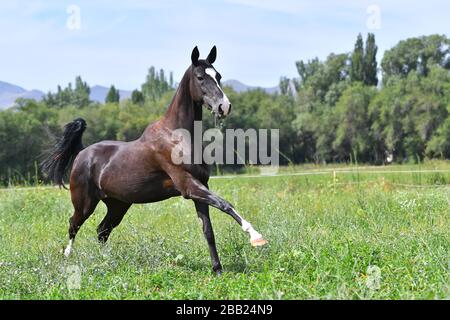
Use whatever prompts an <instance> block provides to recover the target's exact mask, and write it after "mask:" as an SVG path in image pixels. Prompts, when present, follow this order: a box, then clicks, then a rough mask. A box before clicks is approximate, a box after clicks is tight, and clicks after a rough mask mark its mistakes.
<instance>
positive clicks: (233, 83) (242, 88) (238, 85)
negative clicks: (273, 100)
mask: <svg viewBox="0 0 450 320" xmlns="http://www.w3.org/2000/svg"><path fill="white" fill-rule="evenodd" d="M222 86H224V87H231V88H232V89H233V90H234V91H236V92H238V93H241V92H246V91H250V90H256V89H261V90H263V91H265V92H267V93H269V94H274V93H279V92H280V88H279V87H278V86H276V87H272V88H263V87H253V86H249V85H246V84H244V83H242V82H240V81H238V80H233V79H231V80H226V81H223V82H222Z"/></svg>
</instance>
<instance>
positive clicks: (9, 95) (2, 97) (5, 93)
mask: <svg viewBox="0 0 450 320" xmlns="http://www.w3.org/2000/svg"><path fill="white" fill-rule="evenodd" d="M43 96H44V93H43V92H42V91H39V90H30V91H28V90H25V89H24V88H22V87H19V86H16V85H14V84H11V83H8V82H3V81H0V109H5V108H8V107H11V106H12V105H14V102H15V101H16V99H18V98H25V99H35V100H41V99H42V97H43Z"/></svg>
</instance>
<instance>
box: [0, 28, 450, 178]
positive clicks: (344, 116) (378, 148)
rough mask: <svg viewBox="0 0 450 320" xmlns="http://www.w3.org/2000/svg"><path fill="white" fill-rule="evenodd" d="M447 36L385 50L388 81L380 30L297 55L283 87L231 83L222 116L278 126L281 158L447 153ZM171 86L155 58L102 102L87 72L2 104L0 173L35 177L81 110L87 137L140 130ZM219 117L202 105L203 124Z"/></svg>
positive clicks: (227, 123)
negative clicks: (137, 81) (126, 90)
mask: <svg viewBox="0 0 450 320" xmlns="http://www.w3.org/2000/svg"><path fill="white" fill-rule="evenodd" d="M448 42H449V39H448V38H446V37H445V36H436V35H432V36H427V37H420V38H413V39H408V40H406V41H402V42H400V43H399V44H398V45H397V46H395V47H394V48H392V49H391V50H389V51H387V52H386V54H385V57H384V58H383V63H382V64H381V66H382V72H383V86H380V87H378V88H377V87H376V85H377V82H378V79H377V61H376V53H377V46H376V43H375V37H374V35H373V34H368V36H367V39H366V43H365V48H364V46H363V39H362V36H361V35H359V36H358V39H357V44H356V46H355V51H354V52H353V53H352V54H347V53H343V54H334V53H331V54H330V55H328V57H327V58H326V59H325V61H320V60H319V59H317V58H315V59H312V60H308V61H306V62H305V61H299V62H297V63H296V66H297V71H298V75H299V78H298V79H288V78H286V77H281V78H280V94H273V95H270V94H267V93H266V92H264V91H262V90H252V91H248V92H242V93H237V92H234V91H233V90H232V89H230V88H225V92H226V94H227V96H228V98H229V99H230V101H231V102H232V103H233V110H232V112H231V115H230V116H229V117H227V118H226V119H225V120H223V121H222V122H223V130H225V129H227V128H241V129H244V130H247V129H250V128H253V129H260V128H263V129H280V144H279V145H280V151H281V153H282V155H281V157H280V162H281V164H292V163H294V164H297V163H303V162H314V163H329V162H344V163H345V162H349V161H355V160H357V161H359V162H367V163H373V164H384V163H387V162H390V161H391V160H393V161H394V162H399V163H403V162H417V161H422V160H424V159H426V158H447V159H448V158H450V142H449V141H450V136H449V135H450V123H449V113H450V62H449V60H450V53H449V46H448V45H446V44H448ZM292 84H293V86H294V87H295V89H296V90H297V92H296V93H295V92H292V91H293V90H291V86H292ZM174 93H175V88H174V84H173V77H172V74H170V76H169V77H167V76H166V74H165V72H164V70H160V71H159V72H157V71H156V70H155V68H154V67H151V68H150V69H149V72H148V75H147V77H146V81H145V83H144V84H143V85H142V90H141V91H140V90H134V91H133V93H132V96H131V99H127V100H124V101H122V103H120V104H119V103H117V102H118V101H119V98H120V97H119V94H118V92H117V90H116V89H115V87H114V86H112V87H111V89H110V91H109V93H108V97H107V99H106V100H107V101H106V103H105V104H98V103H93V102H91V101H89V86H88V85H87V84H86V83H85V82H83V81H82V80H81V78H80V77H77V78H76V79H75V88H73V87H72V84H70V83H69V84H68V86H67V87H66V88H61V87H60V86H58V88H57V91H56V93H49V94H48V95H47V96H46V97H45V99H44V101H43V102H40V103H36V102H34V101H32V100H26V99H18V100H17V101H16V106H15V108H14V109H8V110H4V111H1V112H0V143H1V145H2V148H1V149H0V182H1V183H3V184H8V183H23V182H25V181H30V182H36V181H37V180H38V178H39V177H36V166H35V164H36V163H38V162H39V161H40V157H41V154H42V153H44V152H45V150H46V149H47V148H48V147H49V146H50V145H51V144H52V143H53V142H54V139H55V137H57V136H59V135H60V134H61V131H62V128H63V126H64V124H66V123H68V122H70V121H72V120H73V119H74V118H77V117H82V118H85V119H86V121H87V123H88V130H86V132H85V134H84V143H85V144H86V145H89V144H92V143H95V142H98V141H101V140H125V141H130V140H133V139H136V138H138V137H139V136H140V134H141V133H142V132H143V131H144V129H145V127H146V126H147V125H148V124H149V123H151V122H153V121H155V120H156V119H158V118H159V117H161V116H162V115H163V114H164V113H165V111H166V109H167V106H168V105H169V104H170V102H171V100H172V98H173V95H174ZM215 125H218V124H217V123H215V121H214V118H213V117H212V116H210V115H209V113H207V112H205V113H204V125H203V127H204V129H206V128H211V127H214V126H215ZM355 156H356V159H355ZM224 169H233V170H234V169H236V167H234V166H229V167H227V168H224Z"/></svg>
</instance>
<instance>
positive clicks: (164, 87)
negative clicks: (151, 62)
mask: <svg viewBox="0 0 450 320" xmlns="http://www.w3.org/2000/svg"><path fill="white" fill-rule="evenodd" d="M170 82H173V76H171V79H169V80H168V79H167V78H166V76H165V72H164V70H163V69H161V70H159V72H158V73H157V72H156V70H155V67H153V66H152V67H150V69H149V70H148V74H147V77H146V80H145V82H144V83H143V84H142V87H141V90H142V94H143V95H144V98H145V100H146V101H151V102H156V101H157V100H159V99H160V98H161V97H162V96H163V95H164V94H165V93H166V92H168V91H170V90H172V88H173V84H171V83H170Z"/></svg>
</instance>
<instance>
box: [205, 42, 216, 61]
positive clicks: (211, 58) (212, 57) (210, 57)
mask: <svg viewBox="0 0 450 320" xmlns="http://www.w3.org/2000/svg"><path fill="white" fill-rule="evenodd" d="M216 57H217V48H216V46H214V47H212V49H211V52H210V53H209V55H208V58H206V61H208V62H209V63H210V64H213V63H214V61H216Z"/></svg>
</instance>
